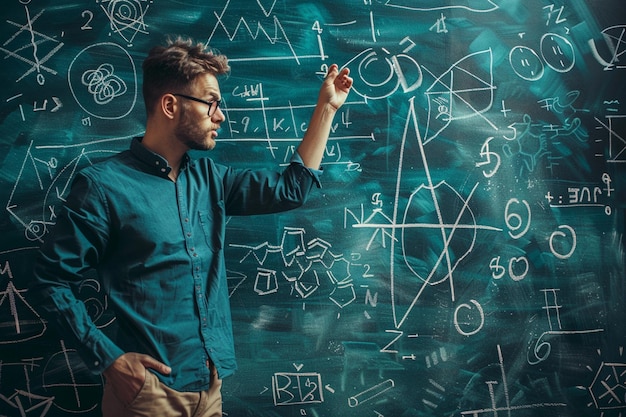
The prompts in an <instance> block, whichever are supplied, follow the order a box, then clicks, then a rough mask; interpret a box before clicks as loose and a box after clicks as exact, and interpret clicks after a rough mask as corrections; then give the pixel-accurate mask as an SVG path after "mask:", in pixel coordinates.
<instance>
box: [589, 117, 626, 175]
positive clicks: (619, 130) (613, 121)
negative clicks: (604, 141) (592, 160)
mask: <svg viewBox="0 0 626 417" xmlns="http://www.w3.org/2000/svg"><path fill="white" fill-rule="evenodd" d="M595 119H596V122H598V124H600V126H601V128H604V129H605V130H606V131H607V133H608V155H607V162H608V163H622V164H623V163H626V115H617V114H616V115H609V116H606V123H605V122H603V121H602V120H600V119H599V118H597V117H596V118H595Z"/></svg>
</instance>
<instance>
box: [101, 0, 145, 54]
mask: <svg viewBox="0 0 626 417" xmlns="http://www.w3.org/2000/svg"><path fill="white" fill-rule="evenodd" d="M151 2H152V1H150V3H151ZM147 3H148V2H147V1H146V0H101V1H100V7H102V10H104V13H106V15H107V17H108V18H109V22H110V24H111V31H112V32H113V33H117V34H118V35H120V36H121V37H122V38H124V40H125V41H126V43H127V44H128V46H132V44H133V40H134V39H135V36H137V34H138V33H143V34H148V32H147V30H146V24H145V22H144V16H145V15H146V12H147V11H148V9H149V8H150V5H149V4H147ZM144 6H145V8H144Z"/></svg>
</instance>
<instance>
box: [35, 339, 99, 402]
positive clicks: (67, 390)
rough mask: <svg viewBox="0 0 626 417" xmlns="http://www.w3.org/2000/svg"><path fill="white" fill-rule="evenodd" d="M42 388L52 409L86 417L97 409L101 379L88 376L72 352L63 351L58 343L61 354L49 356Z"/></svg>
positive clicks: (87, 371) (78, 358)
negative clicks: (46, 393) (50, 402)
mask: <svg viewBox="0 0 626 417" xmlns="http://www.w3.org/2000/svg"><path fill="white" fill-rule="evenodd" d="M43 387H44V388H45V389H46V391H47V392H49V393H50V394H51V396H53V397H54V398H55V402H54V405H55V406H56V407H58V408H59V409H61V410H63V411H65V412H68V413H86V412H89V411H91V410H94V409H96V407H97V406H98V403H99V399H100V394H101V392H100V391H101V388H102V379H101V378H100V377H95V376H94V375H92V374H91V372H89V370H88V369H87V367H86V366H85V364H84V362H83V361H82V360H81V358H80V357H79V356H78V354H77V353H76V350H74V349H67V348H66V347H65V343H64V342H63V340H61V351H60V352H57V353H55V354H54V355H52V356H51V357H50V359H49V360H48V362H47V363H46V366H45V367H44V371H43ZM59 404H63V407H61V406H59Z"/></svg>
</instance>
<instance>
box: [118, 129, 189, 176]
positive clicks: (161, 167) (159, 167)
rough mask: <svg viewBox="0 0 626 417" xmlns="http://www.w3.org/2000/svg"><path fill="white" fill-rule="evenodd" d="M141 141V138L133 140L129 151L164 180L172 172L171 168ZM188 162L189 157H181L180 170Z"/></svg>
mask: <svg viewBox="0 0 626 417" xmlns="http://www.w3.org/2000/svg"><path fill="white" fill-rule="evenodd" d="M142 139H143V138H142V137H136V138H133V140H132V142H131V143H130V151H131V152H132V153H133V155H134V156H135V157H136V158H137V159H139V160H140V161H141V162H143V163H145V164H146V165H148V167H149V168H150V169H151V170H152V171H153V172H154V173H155V174H156V175H159V176H161V177H164V178H166V177H167V176H168V175H169V173H170V172H171V171H172V168H171V167H170V166H169V164H168V163H167V159H165V158H163V157H162V156H161V155H159V154H158V153H155V152H152V151H151V150H149V149H148V148H146V147H145V146H143V145H142V143H141V140H142ZM188 162H189V155H187V154H185V156H184V157H183V161H182V164H181V168H183V167H185V166H186V165H187V163H188Z"/></svg>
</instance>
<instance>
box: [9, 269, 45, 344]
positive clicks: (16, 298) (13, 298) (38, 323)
mask: <svg viewBox="0 0 626 417" xmlns="http://www.w3.org/2000/svg"><path fill="white" fill-rule="evenodd" d="M25 291H26V290H18V289H17V288H15V285H13V281H9V283H8V285H7V288H6V290H4V291H2V292H0V317H12V318H13V320H11V321H6V322H2V321H0V345H4V344H10V343H18V342H24V341H27V340H31V339H35V338H37V337H39V336H41V335H42V334H44V332H45V331H46V324H45V323H44V321H43V320H42V319H41V317H39V314H37V312H36V311H35V310H34V309H33V308H32V307H31V306H30V304H28V302H27V301H26V299H25V298H24V297H23V296H22V294H21V293H23V292H25Z"/></svg>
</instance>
